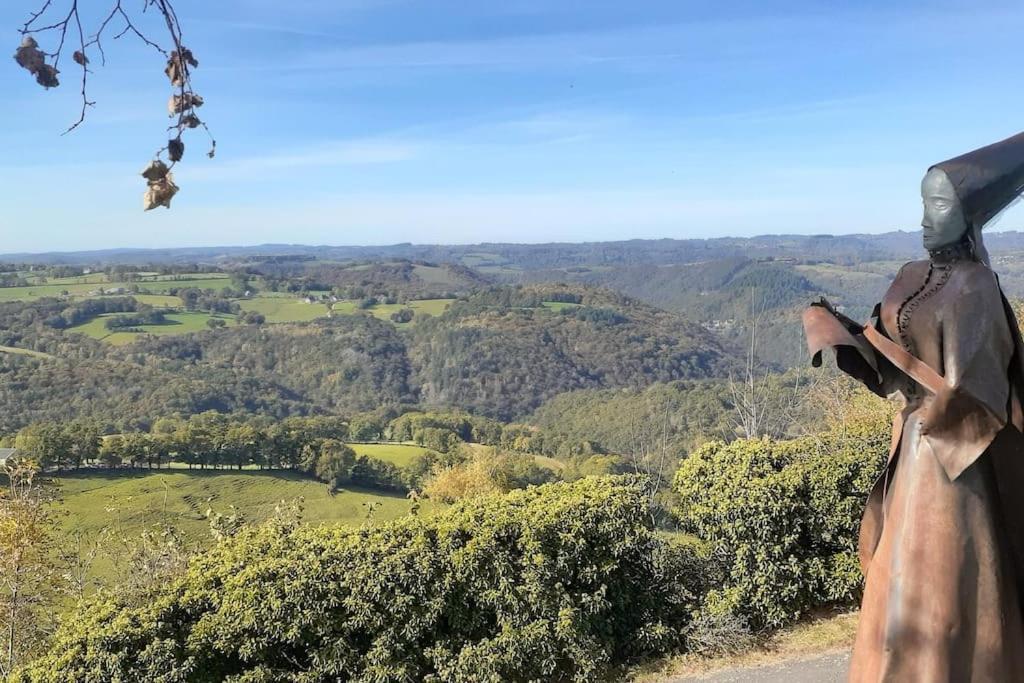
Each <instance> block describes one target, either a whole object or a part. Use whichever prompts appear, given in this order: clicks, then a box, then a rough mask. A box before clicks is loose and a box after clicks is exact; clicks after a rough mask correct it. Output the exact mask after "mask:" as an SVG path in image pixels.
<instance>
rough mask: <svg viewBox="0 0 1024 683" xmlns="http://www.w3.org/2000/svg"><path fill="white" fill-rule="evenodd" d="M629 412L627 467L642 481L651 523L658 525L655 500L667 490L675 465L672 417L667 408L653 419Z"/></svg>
mask: <svg viewBox="0 0 1024 683" xmlns="http://www.w3.org/2000/svg"><path fill="white" fill-rule="evenodd" d="M641 411H642V408H636V409H634V410H633V412H632V414H631V415H630V419H629V433H628V442H629V453H628V458H629V465H630V467H631V469H632V470H633V472H634V474H641V475H644V476H645V477H646V481H647V497H648V503H649V505H648V509H649V510H650V514H651V522H652V523H653V524H655V525H657V523H658V516H659V515H658V513H659V510H660V509H661V506H660V505H659V504H658V496H659V494H660V493H661V491H663V490H664V489H666V488H668V486H669V484H670V480H671V478H672V474H673V473H674V472H675V470H676V467H677V465H678V452H677V450H676V448H675V445H674V443H673V439H672V415H671V412H670V410H669V408H668V406H666V407H665V411H664V412H663V413H661V414H657V415H649V414H646V413H644V412H641Z"/></svg>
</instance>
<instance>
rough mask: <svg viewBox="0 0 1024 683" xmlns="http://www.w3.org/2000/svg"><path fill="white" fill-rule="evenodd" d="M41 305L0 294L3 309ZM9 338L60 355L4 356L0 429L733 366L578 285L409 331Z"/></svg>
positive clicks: (545, 389)
mask: <svg viewBox="0 0 1024 683" xmlns="http://www.w3.org/2000/svg"><path fill="white" fill-rule="evenodd" d="M46 305H47V304H45V303H35V304H29V303H9V304H0V319H6V320H10V321H12V324H14V322H13V321H17V320H21V319H25V316H26V315H27V314H28V313H30V312H31V311H32V310H34V309H33V307H35V308H38V307H41V306H46ZM5 315H6V317H4V316H5ZM19 340H20V341H19ZM11 343H13V344H18V345H23V344H24V345H25V348H30V347H37V348H40V349H46V350H47V351H48V352H52V353H51V355H52V356H53V357H52V358H40V357H32V356H25V355H12V354H0V378H2V380H3V381H0V433H2V432H5V431H6V432H9V431H13V430H14V429H16V428H18V427H20V426H23V425H25V424H27V423H29V422H33V421H38V420H61V419H70V418H72V417H99V418H102V419H106V420H113V421H115V422H116V423H118V424H123V425H126V426H132V425H148V424H149V422H150V421H152V420H153V419H155V417H157V416H160V415H166V414H170V413H180V414H183V415H189V414H193V413H197V412H202V411H205V410H216V411H219V412H228V413H231V412H246V413H257V414H263V415H268V416H272V417H283V416H286V415H296V414H299V415H301V414H313V413H322V412H329V413H338V414H351V413H353V412H359V411H369V410H374V409H377V408H382V407H388V406H392V407H393V406H403V405H404V406H409V405H417V404H421V405H426V406H445V407H448V406H450V407H457V408H463V409H466V410H470V411H472V412H474V413H477V414H482V415H487V416H491V417H497V418H501V419H506V420H507V419H518V418H521V417H524V416H526V415H528V414H529V413H531V412H532V411H533V410H534V409H535V408H536V407H538V406H539V405H541V404H542V403H543V402H544V401H546V400H548V399H550V398H552V397H553V396H556V395H558V394H560V393H562V392H564V391H570V390H578V389H599V388H613V387H629V388H642V387H646V386H648V385H650V384H652V383H654V382H666V381H672V380H677V379H697V378H706V377H721V376H723V375H724V373H726V372H727V371H728V370H729V369H730V368H733V367H735V366H736V364H737V358H736V355H735V354H734V353H733V352H732V351H731V350H730V349H729V347H728V346H727V345H726V344H724V343H723V342H722V341H721V340H720V339H719V338H718V337H717V336H715V335H714V334H712V333H711V332H709V331H708V330H706V329H704V328H703V327H701V326H699V325H696V324H694V323H692V322H689V321H687V320H686V319H685V318H683V317H681V316H679V315H676V314H673V313H669V312H666V311H662V310H659V309H657V308H654V307H652V306H648V305H646V304H642V303H640V302H638V301H635V300H633V299H629V298H627V297H625V296H622V295H620V294H616V293H613V292H610V291H607V290H598V289H594V288H590V287H584V286H579V285H576V286H528V287H519V286H502V287H491V288H488V289H485V290H482V291H480V292H478V293H475V294H471V295H468V296H465V297H462V298H461V299H459V300H457V301H455V302H454V303H452V305H451V306H450V308H449V309H448V311H447V312H444V313H441V314H440V315H437V316H426V317H424V319H423V320H421V321H420V322H419V323H418V324H416V325H414V326H411V327H409V328H408V329H398V328H397V327H396V326H395V325H393V324H391V323H390V322H387V321H383V320H380V319H378V318H376V317H374V316H373V315H371V314H369V313H362V312H359V313H356V314H353V315H340V314H335V315H334V316H333V317H331V318H321V319H318V320H314V321H312V322H309V323H287V324H277V325H263V326H255V325H239V326H236V327H228V328H223V329H218V330H211V331H204V332H198V333H191V334H180V335H173V336H164V337H149V338H144V339H140V340H139V341H136V342H135V343H133V344H130V345H127V346H120V347H115V346H110V345H106V344H103V343H100V342H96V341H94V340H92V339H88V338H86V337H84V336H82V335H78V334H72V333H68V332H60V331H57V330H49V329H47V328H46V327H45V326H44V325H42V324H40V322H38V321H37V322H35V323H32V324H31V326H30V327H28V328H26V330H25V332H24V334H22V335H20V336H18V335H14V338H12V339H11Z"/></svg>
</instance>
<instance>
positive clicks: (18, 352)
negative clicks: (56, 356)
mask: <svg viewBox="0 0 1024 683" xmlns="http://www.w3.org/2000/svg"><path fill="white" fill-rule="evenodd" d="M0 353H9V354H11V355H12V356H32V357H33V358H47V359H49V358H53V356H51V355H50V354H48V353H43V352H42V351H33V350H31V349H19V348H17V347H16V346H0Z"/></svg>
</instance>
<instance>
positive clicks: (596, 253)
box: [0, 231, 1024, 267]
mask: <svg viewBox="0 0 1024 683" xmlns="http://www.w3.org/2000/svg"><path fill="white" fill-rule="evenodd" d="M986 238H987V239H988V241H989V243H990V244H992V245H994V246H996V247H997V248H1004V249H1013V248H1024V233H1022V232H1018V231H1007V232H994V233H990V234H988V235H986ZM920 253H921V246H920V236H919V233H917V232H903V231H898V232H887V233H881V234H875V235H869V234H853V235H828V234H817V235H787V234H780V235H760V236H756V237H717V238H709V239H651V240H640V239H632V240H623V241H616V242H577V243H574V242H551V243H543V244H515V243H491V242H482V243H479V244H469V245H466V244H458V245H444V244H410V243H402V244H392V245H383V246H344V245H306V244H260V245H256V246H230V245H225V246H217V247H174V248H156V249H145V248H115V249H96V250H89V251H66V252H62V251H51V252H42V253H11V254H0V260H4V261H8V262H18V263H32V264H43V265H46V264H94V263H99V262H103V263H108V264H109V263H115V264H116V263H154V264H156V263H188V262H201V263H226V262H231V261H236V260H240V259H250V260H251V259H252V258H253V257H256V258H258V257H260V256H272V255H304V256H313V257H316V258H318V259H321V260H336V261H348V260H364V259H422V260H427V261H433V262H439V263H444V262H459V263H465V258H466V257H467V256H472V255H474V254H482V255H486V256H487V257H489V258H490V259H492V260H493V258H494V257H498V258H500V259H502V260H507V261H509V262H512V263H516V262H519V261H520V260H521V259H524V260H529V261H531V262H536V260H537V257H538V256H540V255H543V260H549V259H550V260H552V261H555V262H557V264H558V265H560V266H563V267H564V266H571V265H574V264H580V265H582V264H595V263H609V264H611V263H624V262H631V263H658V264H665V263H686V262H695V261H701V260H705V259H716V258H730V257H740V256H742V257H747V258H751V257H753V258H758V257H761V258H772V257H775V258H780V257H792V258H799V259H801V260H813V259H821V260H825V261H832V260H842V259H843V258H848V257H856V258H858V259H864V258H865V257H867V258H894V259H899V258H912V257H914V256H915V255H917V254H920ZM552 265H554V264H552Z"/></svg>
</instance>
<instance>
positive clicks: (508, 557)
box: [14, 478, 698, 683]
mask: <svg viewBox="0 0 1024 683" xmlns="http://www.w3.org/2000/svg"><path fill="white" fill-rule="evenodd" d="M645 506H646V501H645V498H644V493H643V487H642V486H641V485H640V483H639V482H638V481H636V480H634V479H630V478H601V479H598V478H593V479H586V480H582V481H579V482H575V483H573V484H564V483H560V484H551V485H547V486H541V487H536V488H531V489H528V490H525V491H516V492H514V493H512V494H510V495H507V496H493V497H488V498H484V499H479V500H477V501H473V502H472V503H464V504H460V505H457V506H455V507H454V508H451V509H450V510H448V511H446V512H444V513H440V514H438V515H436V516H434V517H425V518H420V517H413V518H407V519H404V520H400V521H398V522H393V523H390V524H386V525H381V526H379V527H368V528H362V529H354V528H350V527H315V528H314V527H308V526H302V527H297V528H288V527H283V526H282V525H280V524H278V525H267V526H263V527H259V528H253V529H247V530H244V531H242V532H240V533H239V534H238V535H236V536H234V537H232V538H229V539H226V540H224V541H223V542H221V543H220V544H219V545H218V546H216V547H215V548H214V549H212V550H210V551H208V552H206V553H204V554H202V555H198V556H196V557H195V558H194V559H193V560H192V561H191V562H190V564H189V566H188V568H187V570H186V571H185V573H184V575H183V576H181V577H180V578H179V579H177V580H175V581H173V582H171V583H169V584H168V585H165V586H162V587H160V588H157V589H156V590H155V592H154V593H153V594H152V595H149V596H148V599H146V600H144V601H139V600H131V599H129V598H128V597H127V596H120V595H107V596H104V597H102V598H99V599H95V600H93V601H91V602H90V603H88V604H86V605H84V606H82V607H80V608H79V610H78V611H77V613H76V614H75V615H74V616H73V617H72V618H70V619H69V620H68V621H67V622H66V623H65V624H64V625H63V626H62V627H61V629H60V631H59V632H58V634H57V635H56V638H55V641H54V643H53V646H52V649H51V651H50V653H49V654H48V655H46V656H44V657H43V658H42V659H40V660H38V661H36V662H35V663H34V664H32V665H31V666H30V667H29V668H28V669H26V670H25V671H23V672H21V673H20V674H18V675H16V676H15V677H14V680H15V681H18V682H19V683H28V682H35V683H43V682H50V681H53V682H56V681H70V680H76V681H77V680H96V681H99V680H125V681H128V680H133V681H134V680H153V681H196V682H198V681H225V680H230V681H239V682H240V681H340V680H357V681H473V682H474V683H485V682H490V681H493V682H494V683H498V682H499V681H540V680H543V681H568V680H572V681H593V680H596V679H598V678H600V677H601V676H603V675H605V674H606V673H607V671H608V669H609V668H610V667H611V666H613V665H614V664H616V663H619V662H623V661H625V660H627V659H628V658H631V657H633V656H637V655H642V654H646V653H653V652H660V651H664V650H666V649H667V648H670V647H672V646H673V645H674V644H675V643H678V642H679V641H680V639H681V637H682V634H683V632H684V631H685V629H686V625H687V616H686V615H687V614H688V613H689V611H690V610H691V609H692V596H691V595H690V593H688V592H687V590H686V587H685V585H684V582H685V581H686V580H687V576H689V575H691V574H696V573H698V572H696V571H695V569H694V565H693V564H692V558H691V557H690V556H688V555H686V554H685V553H684V551H683V550H681V549H677V548H674V547H672V546H669V545H668V544H667V543H666V542H665V541H663V540H661V539H660V537H659V536H657V535H656V534H655V532H654V531H653V530H652V529H650V527H649V525H648V522H647V520H649V518H650V516H649V514H648V513H647V510H646V507H645Z"/></svg>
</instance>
